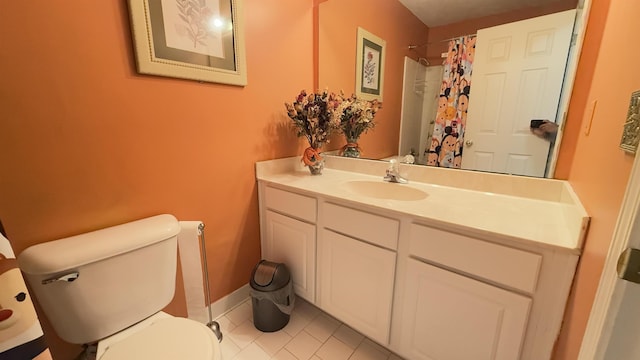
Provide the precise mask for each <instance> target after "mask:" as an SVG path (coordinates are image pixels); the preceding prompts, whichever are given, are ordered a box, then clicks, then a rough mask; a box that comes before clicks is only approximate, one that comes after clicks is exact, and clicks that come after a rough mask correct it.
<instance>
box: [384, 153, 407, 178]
mask: <svg viewBox="0 0 640 360" xmlns="http://www.w3.org/2000/svg"><path fill="white" fill-rule="evenodd" d="M382 180H384V181H388V182H392V183H398V184H407V183H408V182H409V180H407V179H406V178H403V177H402V176H400V167H399V165H398V160H396V159H391V160H389V167H388V168H387V174H386V175H385V176H384V178H383V179H382Z"/></svg>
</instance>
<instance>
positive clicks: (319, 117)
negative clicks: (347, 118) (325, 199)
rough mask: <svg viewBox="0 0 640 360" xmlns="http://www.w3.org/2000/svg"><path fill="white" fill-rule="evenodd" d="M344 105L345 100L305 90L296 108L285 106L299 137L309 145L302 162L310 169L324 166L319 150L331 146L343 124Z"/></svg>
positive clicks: (296, 103)
mask: <svg viewBox="0 0 640 360" xmlns="http://www.w3.org/2000/svg"><path fill="white" fill-rule="evenodd" d="M342 101H343V98H342V97H341V96H339V95H336V94H334V93H329V92H328V91H327V90H324V91H322V92H318V93H311V94H307V92H306V91H305V90H302V91H301V92H300V94H298V96H297V97H296V100H295V101H294V102H293V103H292V104H291V103H285V104H284V105H285V107H286V108H287V115H288V116H289V117H290V118H291V120H292V121H293V126H294V128H295V129H296V132H297V135H298V136H299V137H301V136H304V137H305V138H306V139H307V141H308V142H309V147H308V148H307V149H306V150H305V151H304V155H303V157H302V161H303V162H304V163H305V164H306V165H308V166H309V167H310V168H311V166H315V165H317V164H318V163H321V161H322V156H320V153H319V152H318V149H320V148H321V147H322V146H323V145H324V144H325V143H328V142H329V135H331V133H332V132H333V130H335V129H337V128H338V126H339V124H340V115H341V112H340V111H341V108H340V104H341V103H342ZM320 171H321V170H320ZM312 173H313V171H312Z"/></svg>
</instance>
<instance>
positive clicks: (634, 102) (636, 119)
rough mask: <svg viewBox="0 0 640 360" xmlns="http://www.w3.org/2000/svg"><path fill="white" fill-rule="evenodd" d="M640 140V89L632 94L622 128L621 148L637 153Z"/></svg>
mask: <svg viewBox="0 0 640 360" xmlns="http://www.w3.org/2000/svg"><path fill="white" fill-rule="evenodd" d="M639 141H640V90H638V91H634V92H633V93H632V94H631V101H630V102H629V110H627V118H626V121H625V122H624V127H623V129H622V138H621V139H620V148H621V149H622V150H624V151H626V152H629V153H631V154H635V153H636V150H637V149H638V142H639Z"/></svg>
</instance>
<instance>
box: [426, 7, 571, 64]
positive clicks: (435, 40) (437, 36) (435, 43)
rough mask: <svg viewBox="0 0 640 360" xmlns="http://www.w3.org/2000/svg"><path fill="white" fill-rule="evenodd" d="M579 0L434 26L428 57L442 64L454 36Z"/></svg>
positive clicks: (561, 9) (554, 10)
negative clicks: (442, 56)
mask: <svg viewBox="0 0 640 360" xmlns="http://www.w3.org/2000/svg"><path fill="white" fill-rule="evenodd" d="M577 3H578V1H577V0H559V1H557V2H554V3H551V4H547V5H541V6H535V7H527V8H524V9H521V10H515V11H510V12H507V13H502V14H496V15H489V16H483V17H480V18H477V19H471V20H465V21H461V22H457V23H454V24H449V25H442V26H434V27H431V28H429V41H428V42H429V46H427V59H428V60H429V62H430V63H432V64H441V63H442V58H441V57H440V54H442V53H444V52H447V50H448V48H447V46H448V45H447V44H448V42H447V41H443V40H445V39H450V38H453V37H458V36H463V35H468V34H475V33H476V32H477V31H478V29H484V28H488V27H492V26H497V25H502V24H507V23H510V22H514V21H520V20H524V19H529V18H532V17H536V16H542V15H547V14H552V13H556V12H560V11H564V10H569V9H575V8H576V4H577Z"/></svg>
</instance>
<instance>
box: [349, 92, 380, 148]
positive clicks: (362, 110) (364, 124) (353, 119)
mask: <svg viewBox="0 0 640 360" xmlns="http://www.w3.org/2000/svg"><path fill="white" fill-rule="evenodd" d="M381 108H382V103H381V102H379V101H378V100H363V99H358V98H357V97H356V96H355V95H351V97H350V98H349V99H346V100H344V101H343V102H342V103H341V104H340V114H341V115H340V132H342V133H343V134H344V136H345V137H346V138H347V144H346V145H345V146H344V147H343V148H342V150H341V153H342V154H343V155H344V156H348V157H360V151H361V150H360V147H359V146H358V143H357V141H358V139H359V138H360V135H362V134H363V133H366V132H367V131H369V129H373V128H374V127H375V126H376V123H375V122H374V121H373V119H374V117H375V116H376V113H377V112H378V110H380V109H381Z"/></svg>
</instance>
